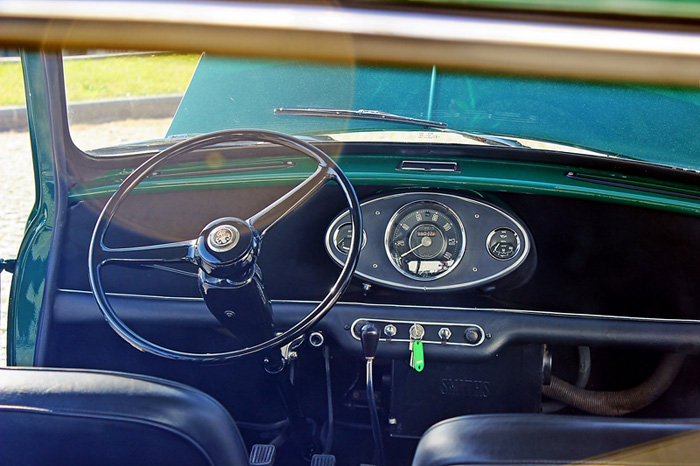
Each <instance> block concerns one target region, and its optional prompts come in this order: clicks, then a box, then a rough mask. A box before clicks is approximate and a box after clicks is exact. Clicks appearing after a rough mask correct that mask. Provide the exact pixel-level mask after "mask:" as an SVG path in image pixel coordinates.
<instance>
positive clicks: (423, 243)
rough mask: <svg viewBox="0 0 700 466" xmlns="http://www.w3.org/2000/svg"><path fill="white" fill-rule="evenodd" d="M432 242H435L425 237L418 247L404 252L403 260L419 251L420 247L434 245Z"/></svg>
mask: <svg viewBox="0 0 700 466" xmlns="http://www.w3.org/2000/svg"><path fill="white" fill-rule="evenodd" d="M432 242H433V241H432V240H431V239H430V238H428V237H427V236H424V237H423V238H422V239H421V240H420V244H419V245H418V246H416V247H415V248H413V249H409V250H408V251H406V252H404V253H403V254H401V256H400V258H401V259H403V258H404V257H406V256H408V255H409V254H411V253H412V252H413V251H415V250H416V249H418V248H420V247H423V246H430V245H431V244H432Z"/></svg>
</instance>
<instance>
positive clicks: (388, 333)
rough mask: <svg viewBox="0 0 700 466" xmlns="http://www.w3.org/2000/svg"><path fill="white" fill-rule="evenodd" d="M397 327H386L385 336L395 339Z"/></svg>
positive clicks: (388, 325) (391, 325)
mask: <svg viewBox="0 0 700 466" xmlns="http://www.w3.org/2000/svg"><path fill="white" fill-rule="evenodd" d="M396 331H397V330H396V327H395V326H394V324H386V325H385V326H384V335H386V336H387V337H388V338H393V337H394V335H396Z"/></svg>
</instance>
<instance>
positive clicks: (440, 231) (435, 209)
mask: <svg viewBox="0 0 700 466" xmlns="http://www.w3.org/2000/svg"><path fill="white" fill-rule="evenodd" d="M361 209H362V215H363V223H364V231H363V232H362V249H361V251H360V259H359V262H358V265H357V269H356V271H355V275H357V276H358V277H361V278H363V279H365V280H367V281H369V282H371V283H374V284H379V285H383V286H387V287H391V288H399V289H411V290H422V291H430V290H450V289H455V290H457V289H465V288H471V287H475V286H479V285H482V284H485V283H488V282H491V281H493V280H496V279H498V278H500V277H503V276H504V275H506V274H509V273H510V272H513V271H514V270H515V269H516V268H518V267H519V266H520V265H521V264H522V263H523V262H524V261H525V259H526V258H527V257H528V254H529V253H530V249H531V240H530V237H529V233H528V232H527V230H526V228H525V226H524V225H523V224H522V223H521V222H520V221H519V220H517V219H516V218H515V217H514V216H513V215H512V214H510V213H508V212H506V211H505V210H503V209H501V208H500V207H497V206H495V205H493V204H490V203H487V202H484V201H483V200H477V199H471V198H467V197H461V196H456V195H452V194H444V193H433V192H406V193H400V194H392V195H387V196H381V197H376V198H373V199H369V200H367V201H365V202H363V203H361ZM352 234H353V231H352V226H351V225H350V215H349V212H348V211H347V210H346V211H344V212H342V213H340V214H339V215H338V216H336V218H335V219H334V220H333V221H332V222H331V224H330V226H329V227H328V231H327V232H326V250H327V252H328V254H329V255H330V257H331V258H332V259H333V260H334V261H335V262H336V263H337V264H338V265H342V264H344V263H345V259H346V258H347V253H348V251H349V249H350V241H351V238H352Z"/></svg>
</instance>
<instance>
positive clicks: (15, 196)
mask: <svg viewBox="0 0 700 466" xmlns="http://www.w3.org/2000/svg"><path fill="white" fill-rule="evenodd" d="M169 122H170V120H169V119H157V120H126V121H120V122H112V123H105V124H100V125H75V126H73V127H72V128H71V132H72V135H73V139H74V140H75V141H76V143H77V144H78V146H79V147H83V148H97V147H106V146H112V145H115V144H121V143H125V142H132V141H141V140H145V139H153V138H157V137H162V136H164V135H165V133H166V131H167V128H168V124H169ZM0 171H1V173H2V175H3V176H4V177H5V182H4V183H3V184H4V189H3V199H2V201H3V202H2V204H0V258H4V259H7V258H14V257H16V256H17V250H18V249H19V246H20V242H21V241H22V236H23V234H24V227H25V224H26V221H27V217H28V215H29V211H30V210H31V208H32V205H33V204H34V171H33V168H32V157H31V147H30V142H29V134H28V133H27V132H13V131H9V132H0ZM11 279H12V275H10V274H8V273H3V274H2V293H1V297H2V300H1V301H2V302H1V303H0V365H5V361H6V352H5V349H6V348H5V345H6V342H7V301H8V296H9V291H10V280H11Z"/></svg>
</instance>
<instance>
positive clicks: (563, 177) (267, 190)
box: [37, 143, 700, 438]
mask: <svg viewBox="0 0 700 466" xmlns="http://www.w3.org/2000/svg"><path fill="white" fill-rule="evenodd" d="M318 146H319V147H320V148H322V149H324V150H325V151H327V152H328V153H330V154H332V155H333V157H334V158H335V159H336V160H337V162H338V164H339V165H340V166H341V168H343V169H344V170H345V171H346V173H347V174H348V176H349V178H350V179H351V180H352V182H353V185H354V187H355V189H356V191H357V194H358V197H359V200H360V204H361V209H362V215H363V222H364V224H363V232H362V243H361V244H362V248H361V251H360V256H359V262H358V266H357V269H356V272H355V274H354V278H353V280H352V282H351V284H350V286H349V287H348V289H347V290H346V291H345V293H344V294H343V296H342V297H341V298H340V300H339V302H338V303H337V304H336V305H335V306H334V307H333V309H332V310H331V311H330V312H329V314H327V315H326V316H325V317H324V319H323V320H321V321H320V323H319V324H318V325H317V326H316V328H315V329H314V332H315V333H316V335H315V338H316V341H318V339H319V338H320V341H321V342H322V344H323V345H326V346H328V347H330V348H331V351H332V352H333V354H334V355H335V357H334V358H335V359H334V360H335V362H334V367H336V370H337V371H339V372H343V373H344V372H347V373H348V374H354V373H355V372H356V371H357V370H358V369H357V367H358V364H360V363H361V361H362V352H361V345H360V341H359V340H360V338H359V334H360V329H361V328H362V326H363V325H365V324H367V323H373V324H375V325H376V326H377V327H378V328H379V329H380V332H381V335H380V343H379V347H378V352H377V358H378V367H379V369H378V370H379V371H380V373H381V374H383V377H384V379H383V380H384V381H385V383H386V384H385V386H384V389H383V391H384V393H385V396H386V397H387V398H386V400H384V402H383V408H382V409H384V410H386V411H385V414H386V415H387V416H388V417H389V419H393V421H391V422H390V431H391V433H392V435H394V436H396V437H397V438H406V437H408V438H417V437H419V436H420V434H421V433H422V432H423V431H424V430H425V429H426V428H427V427H429V426H430V425H432V424H433V423H434V422H437V421H439V420H441V419H444V418H446V417H450V416H454V415H459V414H467V413H493V412H540V411H541V409H542V406H543V405H542V386H543V382H546V381H547V379H548V377H550V376H551V373H552V372H554V374H555V375H559V376H562V377H565V378H566V377H569V378H572V377H574V378H575V375H576V364H577V363H576V356H575V355H576V351H577V348H580V347H591V348H594V351H595V352H598V353H596V354H599V355H600V356H598V357H599V359H598V360H597V365H596V369H597V370H600V371H601V373H604V374H606V375H605V376H601V379H600V382H599V383H600V385H599V386H602V387H608V386H615V385H616V384H619V383H621V382H620V381H626V380H638V379H639V378H640V377H641V378H643V377H644V376H645V374H646V375H648V373H649V371H651V370H653V368H654V361H656V360H657V359H658V357H659V356H658V355H659V354H660V353H663V352H674V351H688V350H690V351H694V350H695V349H700V339H699V338H698V336H697V335H698V334H699V333H698V329H699V327H700V320H699V319H698V317H699V315H698V303H700V291H698V288H697V287H696V286H695V285H694V279H693V277H696V276H698V275H700V264H699V263H698V262H697V261H695V260H693V257H692V255H691V254H689V251H692V250H693V249H694V243H695V241H694V238H696V237H697V234H698V233H700V222H698V220H697V218H696V217H695V216H694V215H689V214H690V213H693V212H694V211H695V210H696V209H698V207H697V206H696V205H695V203H696V202H698V201H696V200H695V199H692V200H690V199H688V198H683V199H681V198H680V197H679V196H676V194H677V191H674V190H677V189H678V182H679V180H680V181H683V179H679V178H678V174H675V173H671V174H669V175H668V176H669V177H670V179H671V180H673V183H671V182H669V183H668V185H667V186H666V187H663V186H660V187H659V190H660V189H661V188H663V189H665V191H663V192H649V191H640V190H638V189H637V186H638V185H635V184H633V183H629V184H627V185H624V186H621V185H619V184H616V185H614V186H613V185H601V184H600V183H591V182H588V181H585V180H584V181H582V178H581V177H592V176H599V173H601V171H603V170H605V169H611V168H615V169H616V170H618V171H623V172H624V173H625V174H626V175H627V176H629V177H630V178H632V177H633V176H634V177H637V176H641V175H643V172H644V170H646V169H647V168H648V167H645V168H644V170H639V167H638V166H637V165H636V164H632V163H629V164H625V163H624V162H621V161H619V160H608V159H604V160H603V159H601V160H591V159H590V158H581V157H580V156H574V155H571V156H570V157H565V156H564V157H562V155H561V154H556V157H558V158H557V159H556V160H557V162H556V163H554V162H552V160H554V159H552V156H553V155H552V154H546V153H542V152H538V151H530V152H523V151H522V150H520V149H518V152H517V154H518V156H519V157H521V158H518V159H516V158H514V157H513V154H514V151H513V150H512V149H494V148H465V147H457V146H452V145H427V146H426V145H424V144H378V145H377V144H368V143H356V144H344V145H341V144H335V143H319V144H318ZM217 150H221V149H217ZM210 151H211V150H209V149H207V150H200V151H198V152H197V153H194V154H191V159H189V160H185V161H184V162H183V163H187V164H188V165H187V167H188V170H187V171H186V172H185V171H183V169H182V167H183V166H184V165H182V166H181V165H176V166H174V167H173V168H172V172H170V171H169V170H171V169H170V168H165V169H163V170H162V171H159V172H157V173H154V174H153V175H152V176H151V179H150V180H147V181H145V182H144V186H143V187H142V188H139V190H137V191H135V192H134V195H133V196H131V197H130V198H128V199H127V200H126V201H125V202H124V204H123V205H122V207H121V208H120V211H119V214H118V217H117V218H115V221H114V223H113V225H112V227H110V228H111V231H108V233H107V236H106V238H105V241H106V243H107V244H108V245H109V246H110V247H118V246H139V245H148V244H157V243H163V242H167V241H179V240H183V239H187V238H193V237H196V235H197V234H198V233H199V229H200V228H201V226H202V225H206V224H207V223H209V222H211V221H212V219H215V218H220V217H228V216H237V217H240V218H247V217H248V216H250V215H252V214H254V213H256V212H258V211H259V210H260V209H261V208H262V207H264V206H266V205H268V204H269V203H270V202H272V201H274V200H275V199H278V198H279V197H280V196H282V195H284V194H285V193H286V192H287V191H288V190H289V189H291V187H292V186H294V184H296V183H298V182H299V181H300V180H303V179H304V177H305V176H306V175H304V174H303V173H306V172H310V171H313V166H311V165H309V164H308V161H305V160H304V158H303V157H298V156H295V155H293V154H289V153H288V152H286V151H284V150H280V149H273V148H269V147H262V148H261V147H254V148H247V147H239V146H236V147H231V148H229V149H227V150H225V151H224V154H225V156H226V157H225V158H226V160H227V161H228V162H227V164H226V165H224V166H217V167H216V170H214V171H208V169H209V168H210V167H207V164H206V161H207V160H208V159H207V157H208V154H209V153H210ZM378 152H379V153H380V154H381V156H378V155H377V153H378ZM406 162H410V163H409V164H406ZM417 162H418V163H417ZM436 162H439V163H438V164H437V165H436ZM544 162H547V163H544ZM105 163H111V164H116V162H105ZM198 164H199V165H198ZM575 164H576V165H575ZM407 165H408V166H410V168H409V169H405V167H406V166H407ZM444 165H449V166H450V167H453V169H450V170H435V167H436V166H440V167H442V166H444ZM416 166H418V167H420V169H416ZM574 166H576V168H575V171H574V169H572V167H574ZM193 167H194V168H193ZM572 175H573V176H572ZM683 176H686V175H683ZM123 177H124V173H123V171H121V170H108V171H103V172H102V175H101V177H98V178H94V179H93V181H92V182H89V183H84V184H82V185H75V186H74V187H73V189H72V190H71V192H70V195H69V206H68V209H67V216H66V222H67V225H68V227H67V228H66V230H65V237H64V238H63V245H62V247H61V248H60V257H59V258H58V264H59V266H58V267H59V268H58V291H57V293H56V298H55V304H54V306H53V308H52V310H51V313H50V319H49V320H47V321H45V323H44V324H43V325H44V332H43V337H41V334H40V337H41V338H40V344H39V345H38V350H37V362H38V363H39V364H42V365H49V366H50V365H56V366H71V367H96V368H102V367H104V368H110V369H117V370H125V371H130V372H138V371H145V372H147V373H151V374H155V375H161V376H166V377H168V378H172V379H174V380H181V381H183V382H185V383H188V384H192V385H194V386H197V387H200V388H202V389H204V390H205V391H207V392H209V393H213V394H214V396H216V397H218V398H219V399H221V400H222V402H223V403H224V404H225V405H226V406H227V407H228V408H229V409H231V410H232V412H233V414H234V416H235V417H236V419H239V420H241V422H242V423H244V424H245V422H250V421H251V420H256V422H257V421H259V417H260V416H261V415H262V416H263V417H265V416H269V417H270V418H273V419H274V417H275V414H274V413H275V411H274V407H272V406H271V407H270V408H269V410H267V409H262V408H261V406H263V405H265V403H266V402H265V401H263V400H264V399H265V396H266V395H265V390H262V391H260V390H261V389H260V387H261V384H262V383H263V382H262V381H261V380H260V379H258V378H256V377H251V378H250V380H245V381H242V380H239V379H238V378H237V377H236V376H235V374H234V373H232V372H230V371H226V370H223V369H221V368H218V369H217V368H206V367H190V368H189V369H188V371H183V370H182V366H181V365H177V364H178V363H172V362H168V361H161V360H158V359H157V358H155V359H154V357H153V356H149V355H144V354H141V353H138V352H137V351H134V350H133V349H132V348H130V347H128V345H126V343H124V342H123V341H121V340H120V339H119V338H118V337H117V336H116V335H114V334H113V333H112V332H111V329H109V327H108V326H107V325H106V324H105V323H104V321H103V319H102V316H101V314H100V313H99V311H98V309H97V308H96V306H95V302H94V299H93V297H92V296H91V292H90V286H89V280H88V275H87V270H86V267H85V266H84V265H83V264H86V263H87V253H88V252H87V248H86V245H87V244H89V242H90V235H91V231H92V228H93V226H94V224H95V220H96V218H97V215H98V214H99V212H100V210H101V208H102V205H103V204H104V202H105V201H106V195H107V194H108V193H110V192H111V191H112V190H113V186H115V183H118V182H119V181H120V180H121V179H123ZM681 178H682V177H681ZM599 179H600V178H596V180H599ZM163 180H165V181H167V183H163V182H162V181H163ZM534 180H539V181H537V182H535V181H534ZM542 180H545V181H547V182H543V181H542ZM110 183H112V185H110ZM149 183H150V184H149ZM647 186H648V185H647ZM348 227H349V224H348V207H347V205H346V204H345V201H344V197H343V195H342V192H341V190H340V188H339V187H338V186H337V185H335V183H333V182H330V183H328V184H326V185H325V186H324V187H323V188H322V189H321V191H320V192H318V193H316V194H315V195H314V196H313V197H312V198H310V199H309V200H308V201H307V202H306V203H304V204H303V205H302V206H301V207H299V208H298V209H297V210H296V211H294V212H293V213H292V214H290V215H289V216H288V217H286V218H285V219H284V220H283V221H281V222H280V223H279V224H277V225H275V226H274V227H273V228H271V229H270V231H269V233H268V234H267V236H266V237H265V239H264V242H263V245H262V250H261V254H260V257H259V261H258V265H259V267H260V270H261V272H262V276H263V279H264V283H265V286H266V289H267V293H268V294H269V297H270V299H271V301H272V307H273V310H274V316H275V322H276V325H277V326H278V327H280V328H286V327H288V326H291V325H293V324H294V323H295V322H297V321H299V320H300V319H301V318H303V317H304V316H305V315H306V314H308V312H309V311H310V310H311V309H312V308H313V307H314V306H315V305H316V304H317V303H318V302H319V301H320V300H322V299H323V298H324V296H325V295H326V293H327V292H328V290H329V289H330V288H331V287H332V286H333V284H334V281H335V280H336V278H337V277H338V274H339V271H340V266H341V265H342V264H343V263H344V260H345V257H346V256H347V251H348V244H349V239H350V238H351V236H352V234H353V232H352V229H351V228H348ZM196 273H197V272H196V268H194V267H190V266H189V265H188V264H185V265H182V266H176V265H152V266H149V267H133V266H129V265H126V266H125V265H114V266H111V267H106V268H105V270H104V275H103V282H104V287H105V289H106V291H107V293H108V296H109V299H110V301H111V303H112V305H113V307H114V309H115V310H116V311H117V312H118V313H119V315H120V317H121V318H122V319H123V320H124V321H125V322H127V323H128V324H129V325H130V326H133V327H134V328H137V329H139V331H140V332H141V333H143V334H144V335H145V336H147V337H148V338H150V339H152V340H153V341H155V342H157V343H162V344H170V345H174V346H176V347H177V348H178V349H180V350H184V351H223V350H228V349H230V346H231V340H230V338H229V335H228V334H227V331H225V330H224V329H222V328H221V326H220V324H219V323H218V322H217V321H216V319H214V318H213V317H212V315H211V314H210V313H209V312H208V311H207V309H206V306H205V305H204V302H203V301H202V299H201V297H200V296H199V290H198V288H197V279H196ZM76 327H82V328H83V329H85V330H86V331H84V332H81V335H85V337H83V339H81V340H76V341H72V343H71V345H68V347H67V346H66V341H68V340H70V339H71V338H72V337H71V335H73V334H74V333H75V329H76ZM49 329H50V331H49ZM319 335H320V337H319ZM417 335H419V336H420V339H421V341H422V342H423V343H424V359H425V366H424V369H422V370H421V371H417V370H415V368H414V367H412V363H411V351H410V348H409V344H410V343H411V342H412V341H413V340H415V339H416V338H417ZM98 341H99V345H100V347H101V348H102V349H103V351H101V352H98V353H95V352H94V351H91V348H92V347H93V346H92V345H93V344H95V343H96V342H98ZM306 345H307V347H308V348H309V349H308V351H313V348H312V347H311V346H309V344H308V343H307V344H306ZM312 346H313V345H312ZM297 352H299V354H301V353H303V350H302V349H299V350H297ZM295 354H296V353H295ZM572 355H573V356H572ZM300 357H301V356H300ZM315 357H318V355H317V356H315ZM311 358H312V359H313V357H311ZM602 361H605V362H602ZM629 361H635V362H634V363H633V364H629ZM649 361H651V363H650V362H649ZM615 362H619V363H620V365H621V366H626V367H623V369H620V367H614V368H613V370H612V371H611V370H610V365H611V364H612V365H614V363H615ZM239 364H254V362H243V363H239ZM300 364H303V363H301V362H300ZM302 367H303V366H302ZM300 370H302V369H300ZM302 373H303V372H302ZM613 373H619V374H622V376H621V377H620V378H619V379H616V378H614V377H612V378H610V375H611V374H613ZM628 373H629V374H628ZM304 377H305V380H307V382H308V383H310V384H313V382H312V381H313V380H314V376H313V375H311V374H307V375H305V376H304ZM337 377H338V380H336V379H335V378H334V384H337V385H339V386H342V387H345V388H343V390H344V391H343V393H342V396H341V398H342V399H343V400H344V401H343V403H345V404H344V405H343V406H344V407H345V408H347V409H348V410H349V411H352V409H353V407H355V408H357V407H358V406H359V407H360V408H361V406H362V403H361V402H360V401H361V400H359V401H358V400H357V399H355V398H353V396H355V395H356V394H357V393H358V392H356V391H354V389H351V388H352V387H353V383H355V384H357V380H355V381H354V382H353V378H352V376H351V375H348V376H347V377H349V379H347V380H346V376H342V375H338V376H337ZM222 383H224V385H226V384H228V386H229V387H239V386H240V385H241V384H243V385H246V386H247V389H246V390H248V391H246V396H247V397H250V396H251V395H250V391H251V390H252V391H253V392H255V393H256V395H255V396H257V397H259V403H255V402H251V403H249V404H248V405H247V406H240V405H238V404H237V403H236V402H235V396H234V395H232V394H231V393H226V392H225V390H224V388H223V386H222V385H221V384H222ZM407 387H412V388H410V389H409V388H407ZM307 388H308V393H309V394H310V395H309V396H312V395H311V394H313V393H314V388H313V387H311V386H309V387H307ZM235 390H236V389H234V392H232V393H235ZM241 390H243V389H241ZM338 390H340V388H338ZM348 390H349V391H348ZM244 391H245V390H244ZM268 395H269V394H268ZM357 396H360V397H361V395H357ZM456 400H457V401H459V400H461V401H459V402H457V401H456ZM671 403H672V404H673V403H675V401H672V402H671ZM365 406H366V405H365ZM345 408H343V409H345ZM649 409H650V410H652V411H648V410H649ZM653 409H658V410H667V409H668V407H655V408H654V407H652V408H648V410H647V411H645V412H642V414H645V413H646V414H649V412H653ZM261 410H262V411H261ZM263 412H266V413H267V414H265V415H263V414H262V413H263ZM348 416H350V417H352V415H351V414H348Z"/></svg>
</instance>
